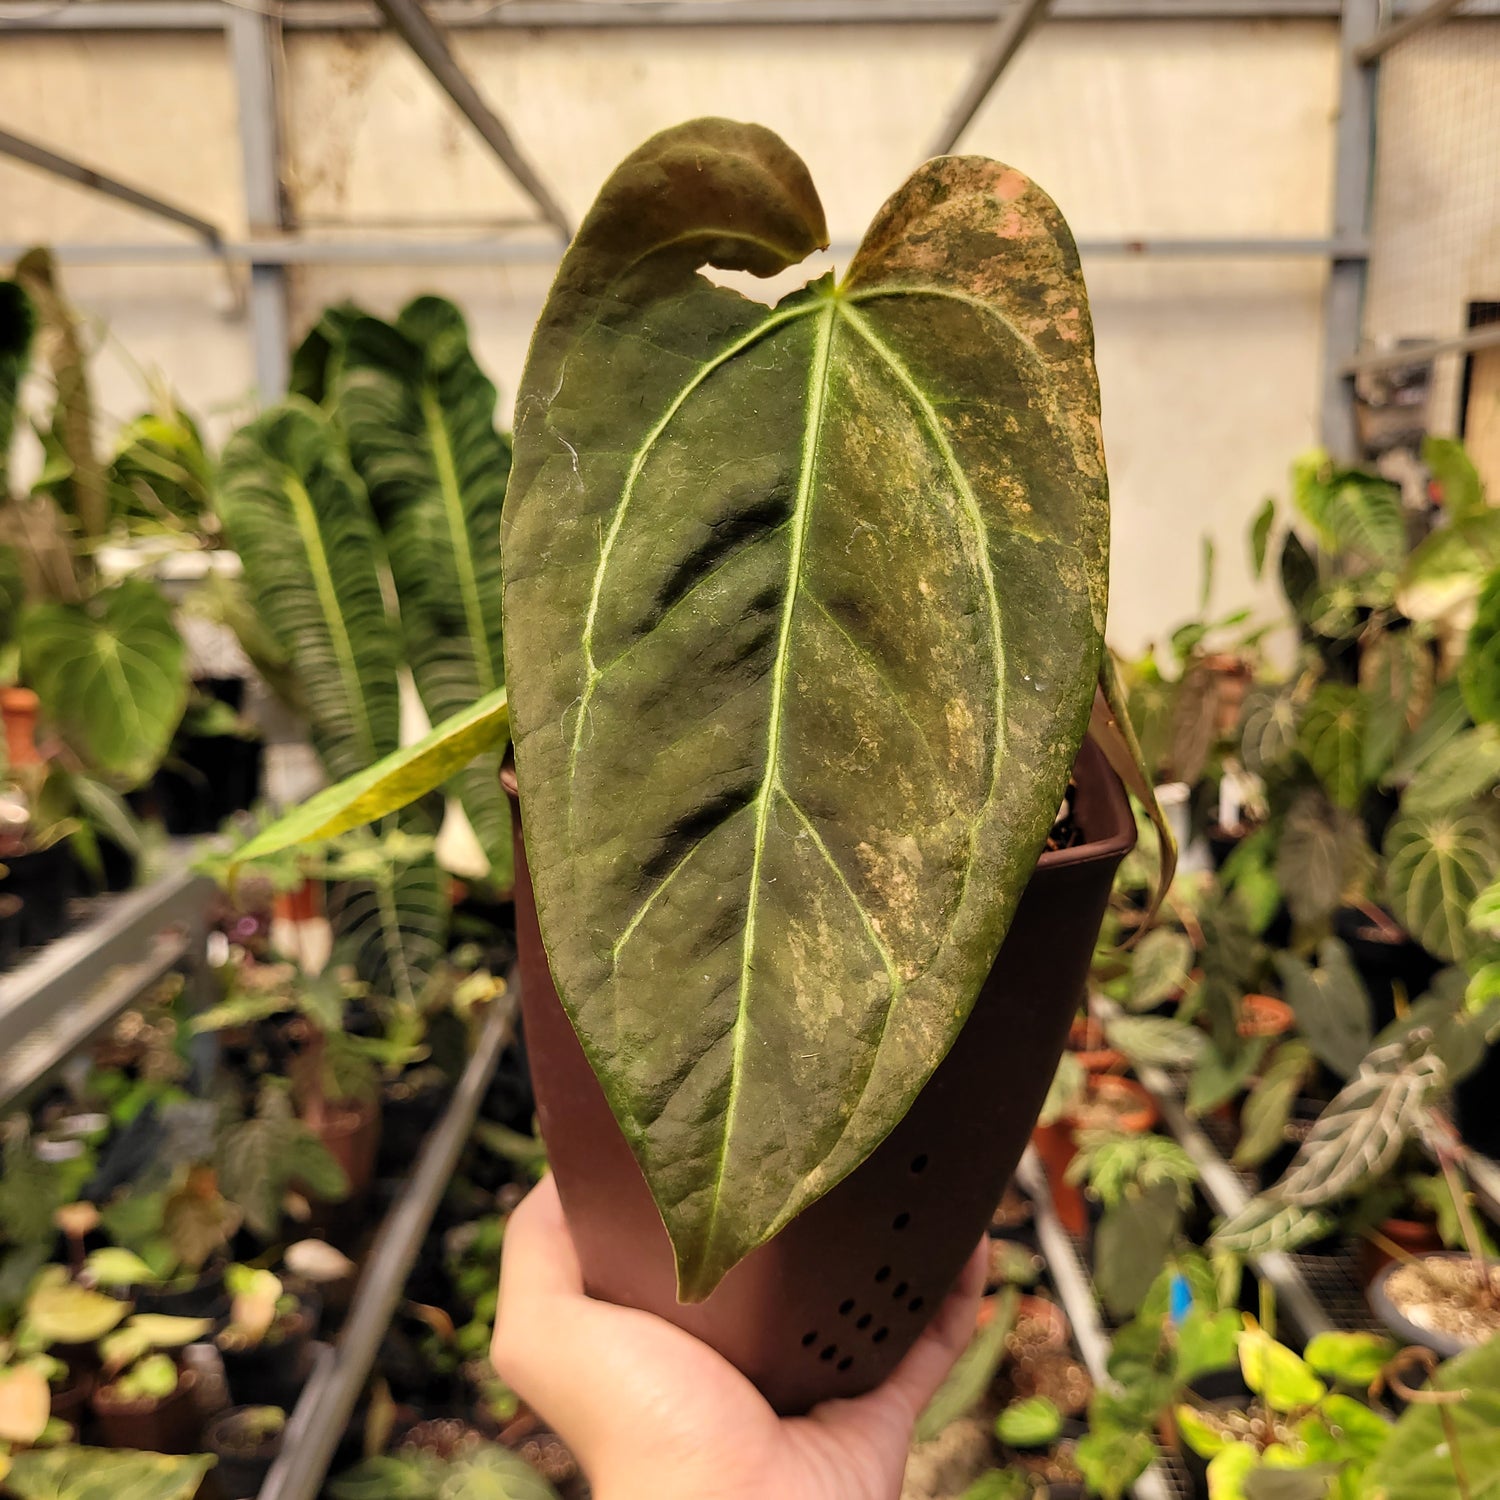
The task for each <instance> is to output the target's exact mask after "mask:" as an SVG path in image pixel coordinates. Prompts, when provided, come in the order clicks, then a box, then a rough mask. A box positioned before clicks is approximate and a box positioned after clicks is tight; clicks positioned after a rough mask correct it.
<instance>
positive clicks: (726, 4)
mask: <svg viewBox="0 0 1500 1500" xmlns="http://www.w3.org/2000/svg"><path fill="white" fill-rule="evenodd" d="M23 4H24V0H23ZM1001 8H1002V7H1001V5H1000V4H999V3H998V0H660V3H656V4H651V5H621V4H618V3H616V0H512V3H510V4H506V5H500V6H489V7H486V8H485V9H483V10H476V9H475V8H474V7H473V6H472V5H471V4H469V3H468V0H435V3H434V4H433V6H432V15H433V18H434V19H435V20H436V21H438V22H439V23H440V24H441V25H443V26H446V27H448V28H449V29H451V30H455V31H456V30H468V29H476V30H503V29H509V28H520V29H523V30H550V29H555V28H564V29H567V28H596V29H609V30H617V29H618V30H635V29H641V28H658V27H665V26H690V27H693V26H806V25H811V26H830V25H872V26H890V25H909V24H910V25H935V24H965V23H969V24H972V23H974V22H983V21H993V20H994V19H995V18H996V16H997V15H998V14H999V13H1000V11H1001ZM223 9H224V7H223V6H222V5H221V4H219V3H218V0H68V3H67V4H64V5H39V6H37V7H36V8H35V9H31V8H29V7H27V8H22V9H19V10H17V11H15V12H14V13H12V14H9V15H6V14H3V13H0V31H219V30H221V29H222V27H223V24H224V22H223V17H222V14H221V12H222V10H223ZM282 9H283V15H282V17H281V20H282V26H283V28H284V29H285V30H287V31H342V30H362V31H370V30H375V29H378V28H379V27H380V26H381V24H382V21H381V17H380V12H379V11H378V10H377V9H376V8H375V6H374V4H373V3H365V0H290V3H288V4H286V5H284V6H283V7H282ZM1410 10H1411V7H1404V6H1398V7H1397V13H1398V14H1406V13H1408V12H1409V11H1410ZM1467 13H1468V14H1469V15H1470V16H1493V15H1497V14H1500V0H1471V3H1470V5H1469V8H1468V12H1467ZM1338 15H1339V0H1054V4H1053V9H1052V17H1051V18H1052V19H1053V20H1057V21H1101V20H1102V21H1111V20H1115V21H1245V20H1257V21H1258V20H1304V21H1327V20H1336V19H1337V18H1338Z"/></svg>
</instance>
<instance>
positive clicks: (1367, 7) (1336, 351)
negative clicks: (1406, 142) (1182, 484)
mask: <svg viewBox="0 0 1500 1500" xmlns="http://www.w3.org/2000/svg"><path fill="white" fill-rule="evenodd" d="M1379 26H1380V0H1344V8H1343V15H1342V18H1341V19H1340V22H1339V114H1338V122H1337V124H1336V126H1335V130H1334V157H1333V237H1334V238H1335V239H1354V238H1356V237H1359V236H1362V235H1363V234H1364V233H1365V232H1366V229H1367V227H1368V224H1369V218H1370V191H1371V190H1370V184H1371V179H1372V176H1373V172H1374V160H1375V78H1374V74H1373V73H1372V72H1371V70H1370V69H1368V68H1365V67H1362V66H1361V65H1360V62H1359V60H1358V53H1359V49H1360V48H1361V47H1363V46H1364V45H1365V44H1366V43H1367V42H1368V41H1369V40H1370V38H1371V37H1372V36H1374V35H1375V33H1376V31H1377V30H1378V29H1379ZM1365 270H1366V266H1365V261H1364V260H1363V259H1358V260H1356V259H1340V258H1337V257H1335V259H1334V261H1333V264H1332V265H1331V266H1330V267H1329V271H1328V285H1327V287H1326V288H1325V289H1324V292H1323V360H1322V370H1323V391H1322V402H1321V409H1320V427H1321V434H1322V439H1323V446H1324V447H1325V448H1326V449H1327V450H1328V451H1329V452H1330V453H1332V454H1333V455H1334V457H1335V458H1339V459H1343V460H1345V461H1346V462H1347V461H1352V460H1354V459H1356V458H1357V457H1358V456H1359V432H1358V428H1357V427H1356V424H1355V420H1354V381H1353V380H1352V379H1351V378H1350V376H1349V374H1348V372H1347V369H1346V365H1345V361H1346V360H1348V359H1349V358H1350V356H1351V355H1353V354H1354V353H1355V351H1356V350H1357V349H1358V348H1359V337H1360V326H1361V322H1362V320H1363V317H1364V303H1365Z"/></svg>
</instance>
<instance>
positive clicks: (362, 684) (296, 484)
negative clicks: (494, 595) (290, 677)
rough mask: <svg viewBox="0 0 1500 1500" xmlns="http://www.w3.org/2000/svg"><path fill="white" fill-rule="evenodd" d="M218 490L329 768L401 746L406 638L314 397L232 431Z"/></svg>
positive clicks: (347, 471) (351, 768) (336, 443)
mask: <svg viewBox="0 0 1500 1500" xmlns="http://www.w3.org/2000/svg"><path fill="white" fill-rule="evenodd" d="M218 498H219V505H220V509H221V511H222V514H223V518H224V524H225V527H226V529H227V531H228V533H229V535H230V537H231V539H232V540H233V542H234V545H235V547H236V549H237V550H238V551H239V554H240V557H241V558H242V559H243V561H244V566H245V577H246V580H247V582H248V584H249V588H250V591H251V594H252V596H253V597H254V599H255V603H256V607H257V608H258V609H259V611H260V613H261V617H262V618H263V619H264V620H265V623H266V625H267V627H268V628H269V629H270V631H271V632H272V634H273V635H274V636H275V637H276V639H277V641H278V642H280V644H281V646H282V647H283V649H284V650H285V651H286V652H287V653H288V654H289V655H290V657H291V658H292V661H293V663H294V665H295V668H296V671H297V675H298V676H299V678H301V680H302V685H303V689H304V692H303V697H304V700H305V702H306V704H307V710H308V715H309V717H310V719H311V721H312V725H313V731H314V735H315V737H316V740H317V744H318V749H319V752H320V753H321V754H322V756H323V758H324V760H325V762H326V764H327V766H328V769H329V771H330V772H331V774H333V775H334V776H349V775H352V774H353V773H355V772H357V771H363V770H365V769H367V768H368V767H369V766H371V765H373V764H374V763H375V762H376V761H377V760H379V759H380V758H381V757H382V756H383V755H387V754H389V753H390V752H391V751H392V750H394V749H395V748H396V743H397V737H398V732H399V728H400V707H399V700H398V696H397V688H396V663H397V645H396V637H395V631H394V627H393V626H392V624H391V622H390V620H389V618H388V616H387V614H386V607H385V601H384V599H383V597H382V595H381V588H380V575H379V572H378V562H379V555H380V554H379V543H378V538H377V536H376V532H375V525H374V520H373V517H372V516H371V514H370V508H369V504H368V502H367V500H366V498H365V493H364V487H363V486H362V485H361V484H360V482H359V479H358V478H357V477H356V475H355V474H354V471H353V470H352V469H351V468H350V466H349V461H348V459H347V458H346V457H345V455H344V450H343V445H342V443H341V441H340V439H339V437H338V435H337V433H336V432H335V431H334V430H333V428H332V427H331V426H330V424H329V422H328V419H327V418H326V417H325V416H324V414H323V413H322V412H320V411H319V410H318V409H317V408H316V407H314V406H312V405H310V404H309V403H307V402H305V401H301V400H297V399H293V400H291V401H288V402H287V403H285V404H284V405H282V406H278V407H274V408H272V409H271V410H270V411H267V412H266V413H265V414H264V415H262V416H261V417H259V418H258V419H257V420H256V421H254V422H252V423H251V424H250V425H249V426H248V427H246V428H243V429H242V430H241V431H240V432H238V433H236V434H235V436H234V437H233V438H232V439H230V442H229V445H228V446H227V447H226V448H225V450H224V460H223V466H222V469H221V473H220V482H219V496H218Z"/></svg>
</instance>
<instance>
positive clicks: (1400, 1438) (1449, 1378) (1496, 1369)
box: [1366, 1339, 1500, 1500]
mask: <svg viewBox="0 0 1500 1500" xmlns="http://www.w3.org/2000/svg"><path fill="white" fill-rule="evenodd" d="M1429 1386H1430V1387H1431V1388H1434V1389H1436V1390H1439V1391H1463V1392H1465V1393H1466V1394H1465V1396H1464V1399H1463V1400H1461V1401H1456V1402H1453V1403H1452V1404H1450V1405H1447V1406H1445V1407H1443V1408H1441V1409H1440V1408H1438V1407H1437V1406H1431V1405H1412V1406H1408V1407H1407V1408H1406V1410H1405V1411H1404V1412H1402V1414H1401V1417H1400V1420H1399V1421H1398V1422H1397V1423H1396V1428H1395V1431H1394V1432H1393V1433H1392V1434H1391V1438H1390V1441H1389V1443H1387V1445H1386V1446H1385V1448H1384V1450H1383V1451H1382V1452H1381V1453H1380V1455H1379V1456H1378V1457H1377V1458H1376V1459H1375V1461H1374V1463H1372V1464H1371V1465H1370V1468H1369V1469H1368V1470H1367V1472H1366V1479H1367V1482H1368V1486H1369V1491H1368V1492H1369V1493H1370V1494H1371V1495H1372V1496H1384V1497H1386V1500H1460V1497H1461V1496H1465V1495H1466V1496H1467V1500H1495V1497H1496V1496H1497V1495H1500V1339H1491V1340H1490V1341H1489V1342H1488V1343H1487V1344H1481V1345H1480V1346H1479V1348H1477V1349H1471V1350H1469V1351H1468V1352H1467V1353H1465V1354H1461V1355H1459V1356H1458V1358H1457V1359H1451V1360H1449V1361H1448V1362H1447V1363H1446V1364H1445V1365H1443V1366H1442V1368H1441V1369H1440V1370H1438V1372H1437V1373H1436V1374H1435V1375H1434V1376H1433V1378H1432V1380H1431V1381H1430V1382H1429ZM1445 1416H1446V1418H1447V1420H1448V1422H1450V1423H1451V1424H1452V1430H1453V1435H1454V1436H1455V1437H1456V1439H1457V1445H1456V1446H1457V1449H1458V1453H1459V1454H1460V1455H1461V1458H1462V1462H1463V1466H1464V1473H1465V1476H1466V1479H1467V1489H1464V1488H1463V1487H1461V1486H1460V1485H1459V1483H1458V1480H1457V1478H1456V1476H1455V1474H1454V1463H1453V1457H1454V1453H1453V1446H1451V1445H1450V1438H1449V1432H1448V1431H1447V1430H1446V1429H1445V1426H1444V1417H1445Z"/></svg>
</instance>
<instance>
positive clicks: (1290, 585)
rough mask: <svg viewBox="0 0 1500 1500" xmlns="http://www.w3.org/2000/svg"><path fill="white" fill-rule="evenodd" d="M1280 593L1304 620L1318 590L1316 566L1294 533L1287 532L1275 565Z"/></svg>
mask: <svg viewBox="0 0 1500 1500" xmlns="http://www.w3.org/2000/svg"><path fill="white" fill-rule="evenodd" d="M1277 572H1278V573H1279V575H1280V578H1281V592H1282V595H1283V596H1284V597H1285V599H1286V602H1287V603H1288V604H1289V605H1290V606H1291V610H1292V613H1293V614H1294V615H1296V616H1297V617H1298V619H1301V620H1306V618H1307V614H1308V610H1309V608H1310V606H1311V604H1312V600H1313V595H1314V594H1315V593H1316V592H1317V588H1318V565H1317V563H1316V562H1314V561H1313V558H1312V555H1311V553H1309V552H1308V550H1307V548H1306V546H1305V545H1304V544H1303V542H1302V538H1301V537H1299V536H1298V535H1297V533H1296V532H1295V531H1288V532H1287V534H1286V540H1285V541H1284V542H1282V544H1281V558H1280V561H1279V562H1278V564H1277Z"/></svg>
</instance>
